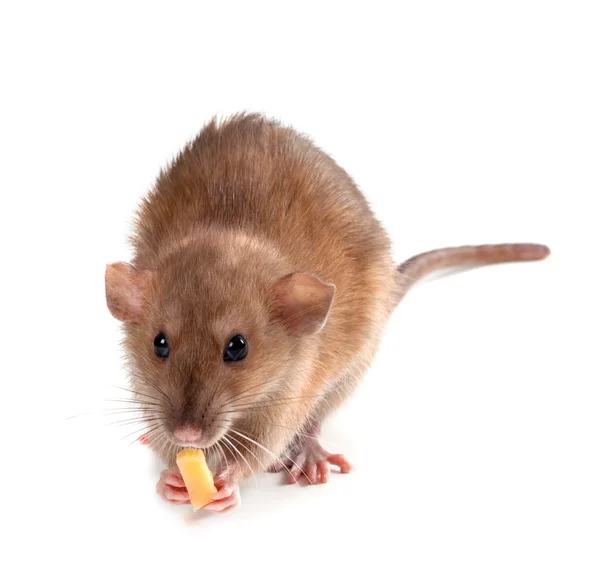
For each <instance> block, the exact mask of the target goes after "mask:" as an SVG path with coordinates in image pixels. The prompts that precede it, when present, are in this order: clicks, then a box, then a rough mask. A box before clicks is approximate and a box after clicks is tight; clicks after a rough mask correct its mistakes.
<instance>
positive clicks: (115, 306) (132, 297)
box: [104, 262, 147, 322]
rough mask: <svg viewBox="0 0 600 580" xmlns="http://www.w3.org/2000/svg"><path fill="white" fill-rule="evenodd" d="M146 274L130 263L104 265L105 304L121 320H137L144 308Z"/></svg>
mask: <svg viewBox="0 0 600 580" xmlns="http://www.w3.org/2000/svg"><path fill="white" fill-rule="evenodd" d="M146 278H147V276H146V274H144V273H143V272H139V271H138V270H136V269H135V268H134V267H133V266H131V265H130V264H126V263H125V262H117V263H116V264H109V265H108V266H106V274H105V277H104V279H105V285H106V304H107V306H108V309H109V310H110V313H111V314H112V315H113V316H114V317H115V318H116V319H117V320H120V321H121V322H137V321H138V320H139V319H140V318H141V316H142V314H143V310H144V305H145V304H144V302H145V291H146V286H147V279H146Z"/></svg>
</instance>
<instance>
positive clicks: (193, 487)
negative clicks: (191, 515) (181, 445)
mask: <svg viewBox="0 0 600 580" xmlns="http://www.w3.org/2000/svg"><path fill="white" fill-rule="evenodd" d="M176 461H177V467H179V471H180V472H181V477H183V482H184V483H185V487H186V488H187V490H188V493H189V494H190V501H191V503H192V507H193V508H194V511H198V510H199V509H200V508H203V507H204V506H205V505H206V504H207V503H210V502H211V500H212V498H213V497H214V496H215V494H216V493H217V488H216V487H215V484H214V481H213V475H212V473H211V472H210V469H209V468H208V465H207V464H206V458H205V457H204V453H202V450H201V449H189V448H188V449H183V450H181V451H180V452H179V453H178V454H177V459H176Z"/></svg>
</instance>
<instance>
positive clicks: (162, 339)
mask: <svg viewBox="0 0 600 580" xmlns="http://www.w3.org/2000/svg"><path fill="white" fill-rule="evenodd" d="M154 352H155V353H156V356H158V357H160V358H167V357H168V356H169V343H168V342H167V337H166V336H165V335H164V334H163V333H162V332H159V333H158V334H157V335H156V336H155V337H154Z"/></svg>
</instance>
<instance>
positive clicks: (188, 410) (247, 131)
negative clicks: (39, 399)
mask: <svg viewBox="0 0 600 580" xmlns="http://www.w3.org/2000/svg"><path fill="white" fill-rule="evenodd" d="M132 243H133V248H134V258H133V260H132V262H131V264H124V263H118V264H112V265H109V266H108V267H107V270H106V296H107V303H108V307H109V309H110V311H111V313H112V314H113V316H115V318H117V319H118V320H121V321H123V322H124V326H123V329H124V346H125V350H126V354H127V360H128V365H129V370H130V371H131V377H132V386H133V389H134V391H135V393H136V394H135V400H136V402H137V405H138V406H139V409H140V413H141V414H142V415H143V417H144V418H145V419H146V420H147V424H148V429H147V432H146V434H145V436H144V437H145V439H146V440H147V441H148V442H149V443H150V445H151V447H152V448H153V449H154V450H155V451H156V452H157V453H158V454H159V455H160V456H161V457H162V459H163V460H164V461H165V463H166V464H167V466H168V469H167V470H165V471H164V472H163V474H162V475H161V479H160V481H159V484H158V486H157V489H158V491H159V493H160V494H161V496H162V497H164V498H165V499H166V500H168V501H170V502H171V503H186V502H188V501H189V498H188V496H187V492H186V490H185V486H184V484H183V481H182V479H181V477H180V475H179V473H178V472H177V468H176V467H175V454H176V452H177V451H178V450H179V449H181V447H183V446H196V447H201V448H203V449H204V450H205V451H206V452H207V453H208V456H209V459H210V460H211V462H212V465H213V469H214V470H215V473H216V483H217V487H218V489H219V493H218V495H217V496H216V498H215V500H214V501H213V502H212V503H211V504H209V505H208V506H207V508H208V509H211V510H214V511H225V510H228V509H231V508H232V507H234V506H235V505H237V504H238V503H239V490H238V484H239V483H240V482H241V481H243V480H244V479H245V478H247V477H248V476H250V475H251V474H252V473H253V472H257V471H261V470H265V469H270V470H279V469H285V470H287V471H288V474H289V480H290V481H295V480H297V479H298V478H299V477H300V476H301V475H302V476H304V477H306V479H307V480H308V481H309V482H310V483H318V482H325V481H327V479H328V476H329V464H334V465H336V466H338V467H339V468H340V470H341V471H342V472H347V471H349V470H350V469H351V466H350V464H349V463H348V462H347V461H346V459H345V458H344V457H343V456H341V455H331V454H329V453H328V452H326V451H325V450H324V449H323V448H322V447H321V446H320V444H319V441H318V434H319V429H320V424H321V421H322V420H323V419H324V418H325V417H326V416H327V415H328V414H329V413H330V412H331V411H332V410H334V409H336V408H337V407H338V406H339V405H340V404H341V403H343V402H344V401H345V400H346V399H347V398H348V397H349V396H350V395H351V393H352V392H353V391H354V389H355V388H356V387H357V385H358V384H359V382H360V380H361V378H362V376H363V374H364V373H365V371H366V370H367V368H368V367H369V365H370V363H371V361H372V359H373V357H374V355H375V353H376V351H377V348H378V345H379V341H380V338H381V335H382V331H383V329H384V327H385V325H386V323H387V321H388V319H389V318H390V315H391V313H392V311H393V310H394V308H395V306H396V305H397V304H398V302H399V301H400V299H401V298H402V296H403V295H404V294H405V293H406V291H407V290H408V288H409V287H410V286H411V285H412V284H413V283H414V282H415V281H416V280H417V279H419V278H421V277H422V276H424V275H426V274H428V273H429V272H431V271H433V270H436V269H439V268H446V267H454V266H463V265H475V264H490V263H495V262H504V261H520V260H540V259H542V258H544V257H546V256H547V255H548V252H549V251H548V249H547V248H546V247H545V246H541V245H535V244H514V245H511V244H504V245H492V246H475V247H463V248H448V249H444V250H436V251H433V252H428V253H425V254H421V255H419V256H415V257H413V258H411V259H410V260H408V261H407V262H405V263H404V264H402V265H401V266H399V267H397V266H396V265H395V264H394V262H393V259H392V251H391V245H390V241H389V239H388V236H387V235H386V233H385V231H384V230H383V228H382V226H381V224H380V223H379V222H378V220H377V219H376V218H375V216H374V215H373V213H372V211H371V209H370V208H369V205H368V204H367V202H366V200H365V198H364V197H363V195H362V194H361V192H360V191H359V190H358V188H357V186H356V185H355V184H354V182H353V181H352V179H351V178H350V177H349V176H348V174H347V173H346V172H345V171H344V170H343V169H341V168H340V167H339V166H338V165H337V164H336V163H335V162H334V161H333V160H332V159H331V158H330V157H329V156H328V155H326V154H325V153H323V152H322V151H320V150H319V149H318V148H316V147H315V146H314V145H313V144H312V143H311V141H310V140H309V139H307V138H306V137H304V136H302V135H299V134H298V133H296V132H295V131H293V130H292V129H290V128H286V127H282V126H280V125H279V124H277V123H275V122H273V121H270V120H267V119H265V118H263V117H261V116H259V115H247V114H243V115H237V116H234V117H232V118H230V119H228V120H226V121H224V122H222V123H219V122H217V121H216V120H214V119H213V120H212V121H211V122H210V123H209V124H208V125H206V126H205V127H204V129H203V130H202V131H201V132H200V134H199V135H198V136H197V137H196V139H194V140H193V141H192V142H191V143H189V144H188V145H187V146H186V147H185V148H184V149H183V151H182V152H181V153H180V154H179V155H178V156H177V158H176V159H175V160H174V161H173V162H172V163H171V164H170V166H169V167H168V169H166V170H164V171H162V172H161V173H160V175H159V177H158V179H157V181H156V184H155V186H154V188H153V190H152V191H151V192H150V194H149V195H148V196H147V198H146V199H145V200H144V201H143V202H142V205H141V207H140V209H139V212H138V215H137V223H136V226H135V231H134V235H133V237H132Z"/></svg>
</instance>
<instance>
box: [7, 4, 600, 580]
mask: <svg viewBox="0 0 600 580" xmlns="http://www.w3.org/2000/svg"><path fill="white" fill-rule="evenodd" d="M202 5H203V3H195V4H189V5H183V4H179V3H173V2H169V3H163V4H162V5H155V4H153V3H150V2H145V3H139V4H135V5H134V4H132V3H127V2H119V3H109V2H102V3H96V5H95V7H94V6H92V5H91V3H83V2H79V3H75V2H73V3H72V4H66V3H64V2H47V3H42V2H39V3H31V2H19V3H16V2H15V3H11V4H9V3H8V2H6V3H2V8H1V9H0V54H1V57H0V58H1V72H0V74H1V78H0V83H1V91H0V99H1V101H0V102H1V107H0V195H1V210H0V220H1V223H0V226H1V227H0V236H1V237H2V239H1V244H2V245H1V247H2V285H1V290H0V292H1V293H2V297H1V299H2V317H3V319H4V320H3V332H2V337H1V341H0V344H1V347H0V352H1V353H2V354H1V357H2V358H1V361H2V378H1V379H0V380H1V383H2V385H1V386H2V395H3V396H2V398H1V399H0V400H1V410H2V420H1V421H0V429H1V430H2V437H1V439H0V441H1V443H0V445H1V446H2V449H1V450H2V467H1V468H0V469H1V470H2V472H1V473H2V474H1V477H0V482H1V483H0V485H1V486H2V492H1V497H2V500H1V501H2V504H3V505H2V511H1V515H0V526H1V527H2V536H3V537H4V538H5V539H3V540H2V545H3V549H2V553H3V556H2V559H1V560H0V576H2V577H3V578H21V577H23V578H33V577H38V578H41V577H52V576H53V575H54V574H58V575H60V577H62V578H83V577H96V576H98V577H102V578H165V577H169V578H188V577H193V578H203V577H207V578H208V577H211V578H215V577H219V578H223V577H224V578H238V577H240V576H242V575H243V577H247V576H248V575H251V576H253V577H254V576H259V577H262V578H326V577H348V576H349V575H356V574H360V575H362V574H365V575H368V576H369V577H371V578H396V577H397V578H407V579H417V578H444V579H445V578H461V579H467V578H473V579H475V578H476V579H488V578H511V579H514V578H523V579H525V578H526V579H532V578H544V579H548V578H569V579H571V578H577V579H578V580H583V579H587V578H590V579H591V578H595V579H597V578H598V577H599V576H600V499H599V498H600V493H599V492H600V468H599V460H600V449H599V444H600V395H599V387H600V380H599V371H598V346H599V340H598V328H599V323H600V317H599V316H598V314H599V308H598V298H599V293H598V290H599V289H598V283H597V277H598V276H597V270H598V250H599V241H600V235H599V234H598V222H599V214H598V211H597V209H596V206H597V202H598V195H599V193H600V168H599V160H600V113H599V111H600V83H599V72H600V68H599V65H600V42H599V34H598V30H599V29H600V18H599V10H598V4H597V2H577V1H569V2H566V1H565V2H553V1H548V0H546V1H543V2H542V1H540V2H533V1H525V0H519V1H504V2H477V1H473V2H466V1H458V2H429V1H420V2H397V3H392V2H389V3H387V4H383V3H378V2H365V3H361V4H354V3H350V2H344V3H329V2H323V3H311V2H302V3H283V2H280V3H272V4H262V3H260V2H248V3H245V4H243V5H242V4H241V3H240V4H239V5H234V4H233V3H230V2H213V3H210V6H209V5H207V3H204V7H202V8H200V6H202ZM217 6H218V8H217ZM244 109H245V110H251V111H261V112H265V113H267V114H268V115H271V116H274V117H277V118H280V119H281V120H282V121H283V122H285V123H289V124H292V125H293V126H295V127H296V128H298V129H299V130H301V131H304V132H306V133H308V134H309V135H310V136H311V137H312V138H313V139H314V140H315V141H316V143H317V144H318V145H320V146H321V147H322V148H324V149H325V150H326V151H327V152H329V153H331V154H332V155H333V156H334V157H335V159H336V160H337V161H338V162H339V163H340V164H341V165H342V166H343V167H345V168H346V169H347V170H348V171H349V173H350V174H351V175H352V176H353V177H354V178H355V179H356V181H357V182H358V184H359V185H360V187H361V188H362V189H363V191H364V192H365V194H366V196H367V197H368V199H369V200H370V201H371V203H372V205H373V207H374V209H375V211H376V212H377V214H378V216H379V217H380V218H381V220H382V221H383V222H384V224H385V226H386V227H387V229H388V231H389V233H390V235H391V237H392V239H393V242H394V247H395V251H396V255H397V257H398V260H400V259H404V258H406V257H408V256H410V255H412V254H414V253H417V252H420V251H423V250H427V249H431V248H434V247H440V246H447V245H453V244H463V243H489V242H530V241H531V242H541V243H546V244H548V245H549V246H550V247H551V249H552V252H553V253H552V256H551V257H550V259H548V260H547V261H545V262H542V263H534V264H516V265H503V266H497V267H489V268H485V269H479V270H476V271H470V272H467V273H461V274H457V275H455V276H450V277H442V278H439V279H436V280H432V281H431V282H427V283H424V284H422V285H420V286H419V287H418V288H416V289H415V290H414V291H413V292H411V294H410V295H409V296H408V297H407V299H406V300H405V302H404V303H403V304H402V305H401V307H400V308H399V309H398V310H397V312H396V313H395V315H394V318H393V320H392V322H391V323H390V326H389V328H388V332H387V336H386V338H385V341H384V343H383V345H382V347H381V352H380V355H379V357H378V359H377V362H376V364H375V365H374V367H373V369H372V371H371V372H370V374H369V375H368V377H367V379H366V380H365V383H364V385H363V387H362V389H361V391H360V393H359V394H358V395H357V397H356V398H355V399H354V400H353V401H352V402H351V403H350V404H349V405H348V406H347V407H346V408H345V409H343V411H341V412H340V413H339V414H338V415H337V416H336V417H335V418H333V419H332V420H331V421H330V422H329V423H328V425H327V428H326V433H325V438H326V439H327V440H330V441H332V442H334V443H336V445H332V446H331V450H332V451H338V450H339V451H343V452H345V453H346V454H347V456H348V457H349V458H350V459H351V460H352V461H353V463H354V464H355V465H356V471H355V472H354V473H353V474H352V475H348V476H341V475H338V476H334V477H332V479H331V481H330V483H328V484H327V485H326V486H318V487H312V488H302V489H299V488H294V487H291V486H282V485H280V483H279V478H278V476H274V475H265V476H260V477H258V478H257V484H258V490H257V487H256V485H255V482H254V481H250V482H249V483H248V485H246V486H244V488H243V489H242V494H243V506H242V508H241V509H239V510H238V511H236V512H232V513H231V514H230V515H227V516H221V517H219V516H210V517H200V518H195V519H192V521H189V515H190V509H189V507H181V508H174V507H170V506H167V505H164V504H163V503H161V502H160V501H159V499H158V498H157V497H156V495H155V490H154V486H155V482H156V480H157V477H158V473H159V471H160V466H159V465H157V464H156V463H155V462H154V460H153V459H152V458H151V457H150V454H149V452H148V451H147V450H146V449H145V448H142V447H140V446H138V445H131V446H129V445H128V443H127V441H128V440H127V439H126V440H121V437H122V436H123V433H122V432H121V431H119V430H117V429H116V428H115V427H114V426H111V425H109V423H110V422H111V420H112V419H111V417H107V416H106V415H103V414H102V409H105V408H109V407H110V404H108V406H107V403H106V402H105V399H110V398H115V395H119V392H118V390H117V389H116V388H114V386H115V385H116V386H124V384H125V376H124V373H123V370H122V368H121V358H120V356H121V350H120V347H119V343H118V340H119V327H118V323H117V322H116V321H114V320H113V319H112V318H110V316H109V314H108V311H107V309H106V306H105V303H104V279H103V277H104V267H105V264H106V263H107V262H111V261H116V260H122V259H127V258H129V249H128V248H127V246H126V245H125V241H126V235H127V234H128V232H129V225H130V221H131V217H132V212H133V210H134V208H135V206H136V204H137V203H138V201H139V200H140V198H141V196H142V195H143V194H144V193H145V192H146V191H147V190H148V188H149V187H150V186H151V184H152V181H153V179H154V178H155V176H156V175H157V173H158V170H159V169H160V168H161V167H162V166H164V164H165V163H166V162H167V161H168V160H169V159H170V158H171V157H172V156H173V155H174V154H175V153H176V152H177V151H178V150H179V148H180V147H181V146H182V145H183V144H184V143H185V142H186V140H187V139H189V138H191V137H192V136H193V135H194V134H195V133H196V132H197V131H198V130H199V129H200V128H201V126H202V125H203V124H204V123H205V122H206V121H207V120H208V119H209V118H210V117H211V116H212V115H213V114H216V113H219V114H225V113H233V112H236V111H239V110H244ZM112 408H114V405H113V407H112ZM86 413H89V414H86ZM70 415H78V417H77V418H76V419H71V420H67V419H66V418H67V417H68V416H70ZM130 440H131V438H130V439H129V441H130ZM3 568H5V569H6V570H4V569H3Z"/></svg>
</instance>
